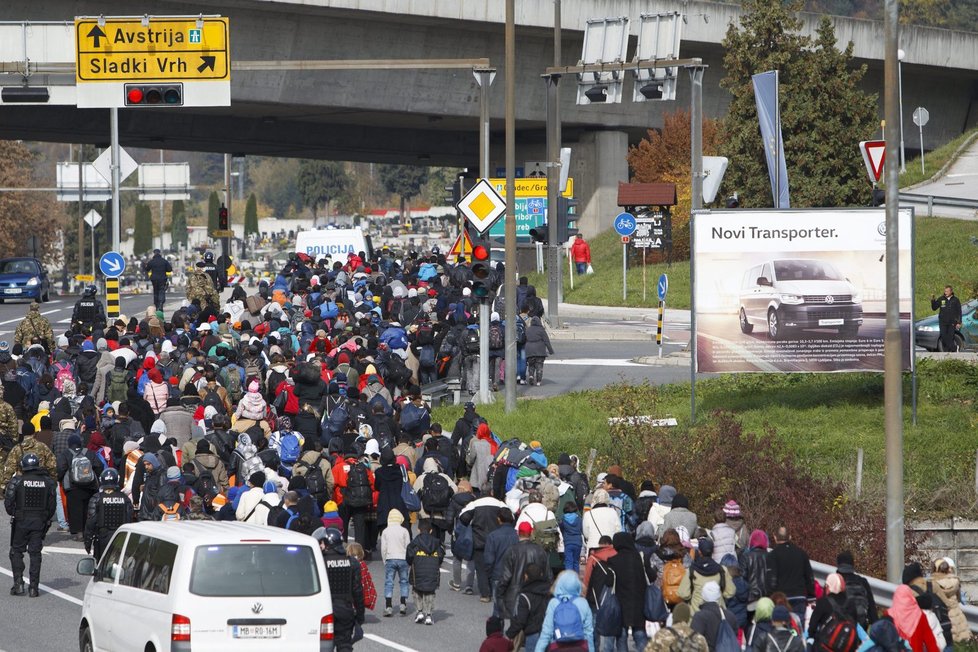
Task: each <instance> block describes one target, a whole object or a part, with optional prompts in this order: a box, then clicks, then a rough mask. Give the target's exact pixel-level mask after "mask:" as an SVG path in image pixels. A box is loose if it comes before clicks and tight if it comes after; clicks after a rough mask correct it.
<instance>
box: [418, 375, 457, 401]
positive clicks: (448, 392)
mask: <svg viewBox="0 0 978 652" xmlns="http://www.w3.org/2000/svg"><path fill="white" fill-rule="evenodd" d="M421 397H422V398H423V399H424V400H425V401H426V402H427V403H428V405H430V406H431V407H440V406H442V405H444V404H445V403H446V402H448V401H449V400H451V404H452V405H458V404H460V403H461V402H462V379H461V378H445V379H443V380H436V381H435V382H433V383H428V384H427V385H423V386H422V387H421Z"/></svg>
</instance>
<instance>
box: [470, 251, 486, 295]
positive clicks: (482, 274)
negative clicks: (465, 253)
mask: <svg viewBox="0 0 978 652" xmlns="http://www.w3.org/2000/svg"><path fill="white" fill-rule="evenodd" d="M489 276H490V269H489V247H488V246H486V243H485V241H476V242H473V243H472V278H473V279H474V280H473V283H472V296H474V297H475V298H476V299H478V300H479V301H486V300H487V299H488V298H489Z"/></svg>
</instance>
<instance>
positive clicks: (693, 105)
mask: <svg viewBox="0 0 978 652" xmlns="http://www.w3.org/2000/svg"><path fill="white" fill-rule="evenodd" d="M704 71H705V68H704V67H703V66H693V67H692V68H690V69H689V80H690V82H691V87H692V88H691V92H690V112H689V120H690V124H689V130H690V153H689V156H690V165H691V169H692V175H691V183H690V190H691V191H692V197H691V199H690V208H691V209H692V210H694V211H695V210H698V209H701V208H703V72H704ZM693 220H694V217H693V216H690V229H689V244H690V252H692V251H693V228H692V226H693V224H692V222H693ZM694 269H695V267H694V265H693V257H692V256H690V259H689V291H690V293H691V295H692V297H693V299H692V302H693V303H692V306H691V307H692V310H690V311H689V356H690V358H689V418H690V421H691V422H695V421H696V299H695V297H696V284H695V280H696V279H695V276H694Z"/></svg>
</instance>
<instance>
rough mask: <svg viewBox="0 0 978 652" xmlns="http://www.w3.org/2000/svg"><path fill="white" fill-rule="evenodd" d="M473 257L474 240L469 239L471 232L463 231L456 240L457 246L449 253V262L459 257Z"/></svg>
mask: <svg viewBox="0 0 978 652" xmlns="http://www.w3.org/2000/svg"><path fill="white" fill-rule="evenodd" d="M471 255H472V239H471V238H469V232H468V231H466V230H465V229H462V233H460V234H459V236H458V237H457V238H455V244H453V245H452V248H451V249H449V251H448V256H447V258H448V260H449V261H451V260H452V259H454V258H458V257H459V256H466V257H467V256H471Z"/></svg>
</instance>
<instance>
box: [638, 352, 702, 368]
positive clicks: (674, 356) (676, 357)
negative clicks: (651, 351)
mask: <svg viewBox="0 0 978 652" xmlns="http://www.w3.org/2000/svg"><path fill="white" fill-rule="evenodd" d="M632 362H634V363H636V364H647V365H649V366H651V367H688V366H689V363H690V358H689V353H686V352H680V353H670V354H669V355H667V356H664V357H662V358H660V357H658V356H655V355H646V356H642V357H640V358H634V359H633V360H632Z"/></svg>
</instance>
